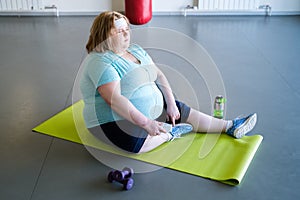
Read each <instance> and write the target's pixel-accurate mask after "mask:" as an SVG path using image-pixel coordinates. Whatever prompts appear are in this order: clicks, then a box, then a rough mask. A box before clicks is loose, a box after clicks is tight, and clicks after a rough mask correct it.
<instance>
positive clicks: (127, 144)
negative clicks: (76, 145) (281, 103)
mask: <svg viewBox="0 0 300 200" xmlns="http://www.w3.org/2000/svg"><path fill="white" fill-rule="evenodd" d="M176 105H177V107H178V110H179V112H180V118H179V119H178V120H176V121H175V123H176V124H178V123H181V122H182V123H184V122H186V121H187V118H188V116H189V114H190V110H191V108H190V107H189V106H187V105H186V104H184V103H182V102H180V101H176ZM166 108H167V106H166V104H165V107H164V112H163V113H162V114H161V115H160V116H159V117H158V118H157V119H156V120H157V121H162V122H163V121H166V111H165V110H166ZM166 122H167V123H171V122H168V121H166ZM89 131H90V132H91V133H92V134H93V135H94V136H96V137H97V138H99V139H100V140H102V141H104V142H106V143H109V144H114V145H116V146H117V147H119V148H121V149H123V150H126V151H129V152H133V153H138V152H139V151H140V149H141V148H142V146H143V144H144V142H145V140H146V137H147V136H148V133H147V131H146V130H145V129H143V128H141V127H139V126H137V125H135V124H133V123H131V122H129V121H127V120H120V121H115V122H109V123H105V124H101V125H100V126H98V127H93V128H90V129H89Z"/></svg>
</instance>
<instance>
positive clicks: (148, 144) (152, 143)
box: [139, 133, 172, 153]
mask: <svg viewBox="0 0 300 200" xmlns="http://www.w3.org/2000/svg"><path fill="white" fill-rule="evenodd" d="M171 138H172V135H171V134H170V133H161V134H160V135H156V136H150V135H148V136H147V138H146V140H145V142H144V144H143V146H142V148H141V149H140V151H139V153H145V152H148V151H151V150H153V149H155V148H156V147H158V146H160V145H162V144H163V143H165V142H167V141H169V140H170V139H171Z"/></svg>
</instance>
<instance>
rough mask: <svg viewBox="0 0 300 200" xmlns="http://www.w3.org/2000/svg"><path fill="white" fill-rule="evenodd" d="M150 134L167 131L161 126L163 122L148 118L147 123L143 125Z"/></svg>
mask: <svg viewBox="0 0 300 200" xmlns="http://www.w3.org/2000/svg"><path fill="white" fill-rule="evenodd" d="M143 128H144V129H145V130H146V131H147V132H148V134H149V135H150V136H156V135H160V134H161V133H166V132H167V131H166V130H165V129H164V127H163V122H158V121H155V120H151V119H149V120H148V123H146V125H145V126H144V127H143Z"/></svg>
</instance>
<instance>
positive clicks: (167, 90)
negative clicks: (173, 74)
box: [155, 68, 180, 126]
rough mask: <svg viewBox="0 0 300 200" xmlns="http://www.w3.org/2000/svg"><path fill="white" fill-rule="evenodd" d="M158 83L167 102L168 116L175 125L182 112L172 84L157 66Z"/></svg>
mask: <svg viewBox="0 0 300 200" xmlns="http://www.w3.org/2000/svg"><path fill="white" fill-rule="evenodd" d="M155 83H156V85H157V86H158V87H159V89H160V90H161V92H162V93H163V96H164V98H165V101H166V104H167V115H168V116H167V117H168V120H171V122H172V124H173V126H175V120H176V119H179V117H180V113H179V110H178V108H177V106H176V103H175V98H174V95H173V92H172V89H171V86H170V84H169V82H168V80H167V78H166V76H165V75H164V74H163V72H162V71H161V70H160V69H158V68H157V79H156V81H155Z"/></svg>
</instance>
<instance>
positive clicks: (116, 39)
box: [111, 18, 130, 53]
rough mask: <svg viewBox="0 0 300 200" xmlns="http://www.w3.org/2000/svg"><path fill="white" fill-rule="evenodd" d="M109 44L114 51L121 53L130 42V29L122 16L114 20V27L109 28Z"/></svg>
mask: <svg viewBox="0 0 300 200" xmlns="http://www.w3.org/2000/svg"><path fill="white" fill-rule="evenodd" d="M111 44H112V48H113V51H114V52H115V53H123V52H124V51H126V49H127V48H128V47H129V44H130V30H129V26H128V24H127V22H126V20H125V19H124V18H120V19H117V20H115V27H114V28H112V30H111Z"/></svg>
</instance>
